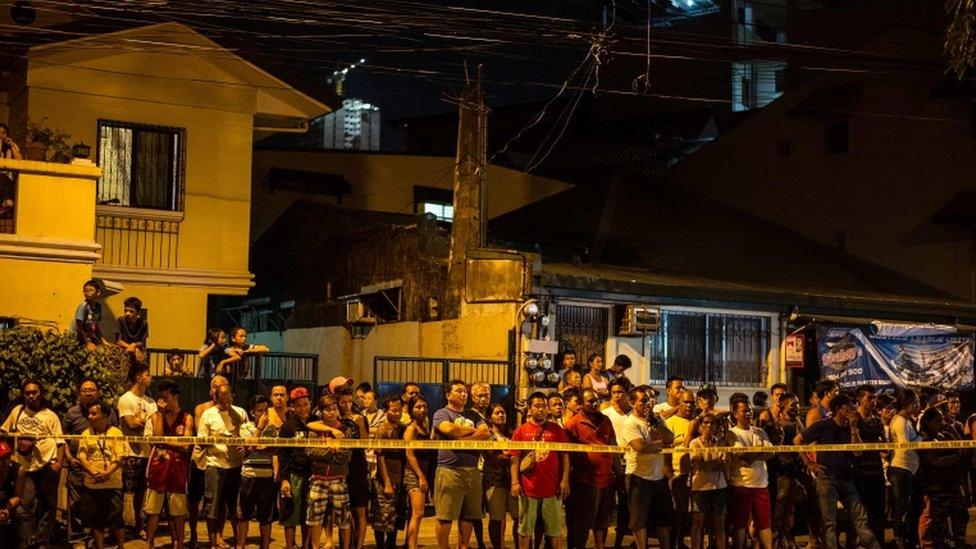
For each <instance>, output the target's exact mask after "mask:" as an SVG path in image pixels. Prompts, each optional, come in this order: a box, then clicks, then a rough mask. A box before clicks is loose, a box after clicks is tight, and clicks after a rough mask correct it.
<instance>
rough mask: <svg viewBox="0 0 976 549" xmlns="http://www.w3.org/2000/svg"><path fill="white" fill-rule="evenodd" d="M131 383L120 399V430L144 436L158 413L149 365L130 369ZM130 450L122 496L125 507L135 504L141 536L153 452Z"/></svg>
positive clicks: (124, 465) (140, 448)
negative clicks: (148, 474) (147, 468)
mask: <svg viewBox="0 0 976 549" xmlns="http://www.w3.org/2000/svg"><path fill="white" fill-rule="evenodd" d="M129 382H130V383H131V384H132V387H131V388H130V389H129V390H128V391H127V392H126V393H125V394H124V395H122V396H121V397H119V403H118V408H119V428H120V429H121V430H122V434H124V435H126V436H142V435H143V434H144V433H145V431H146V425H147V423H148V424H150V425H151V420H150V419H149V418H151V417H152V415H153V414H155V413H156V402H155V401H154V400H153V399H151V398H149V397H148V396H147V395H146V390H147V389H149V384H150V383H152V376H151V375H149V365H148V364H144V363H136V364H133V365H132V366H130V367H129ZM129 446H130V448H131V449H132V453H131V454H130V455H129V456H126V457H125V458H123V459H122V492H123V494H124V497H125V505H126V506H127V507H128V506H129V505H130V502H131V505H132V507H131V508H132V517H133V518H134V520H135V525H134V526H135V530H134V531H135V532H136V533H138V532H140V531H141V530H142V507H143V499H144V498H145V495H146V488H147V486H146V467H147V466H148V465H149V455H150V453H151V452H152V448H151V447H150V446H149V445H148V444H137V443H133V444H130V445H129ZM125 514H127V513H125Z"/></svg>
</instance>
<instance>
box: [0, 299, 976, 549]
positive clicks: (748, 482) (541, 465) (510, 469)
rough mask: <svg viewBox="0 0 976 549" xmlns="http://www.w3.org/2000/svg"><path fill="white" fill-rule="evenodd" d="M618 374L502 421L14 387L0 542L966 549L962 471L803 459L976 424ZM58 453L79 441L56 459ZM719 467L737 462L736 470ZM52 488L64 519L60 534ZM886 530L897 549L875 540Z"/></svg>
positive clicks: (959, 461) (156, 391)
mask: <svg viewBox="0 0 976 549" xmlns="http://www.w3.org/2000/svg"><path fill="white" fill-rule="evenodd" d="M134 309H136V310H138V308H137V307H134ZM127 312H128V311H127ZM219 343H220V340H219V338H214V340H213V344H214V345H215V346H216V345H218V344H219ZM211 351H212V350H211ZM629 366H630V363H629V360H628V359H627V358H626V357H625V356H621V357H617V358H616V359H615V360H614V361H613V363H612V365H611V367H610V368H604V367H603V359H602V357H598V356H591V357H589V359H588V361H587V371H586V373H585V374H582V373H581V372H579V371H578V370H576V369H575V368H573V367H570V368H568V369H567V370H566V371H567V372H571V371H573V372H577V373H579V374H580V375H578V376H570V375H565V376H563V377H564V383H562V384H561V388H558V389H555V390H549V391H546V392H543V391H537V392H533V393H532V394H530V395H529V396H528V398H527V399H526V400H525V401H522V402H518V403H509V402H507V401H506V402H493V401H492V388H491V386H490V385H488V384H487V383H483V382H475V383H470V384H469V383H466V382H465V381H462V380H453V381H450V382H449V383H447V384H446V386H445V387H444V390H443V391H444V392H443V397H444V401H445V402H446V405H445V406H443V407H442V408H440V409H437V410H432V409H431V408H432V406H430V403H429V402H428V399H427V398H426V397H425V396H424V394H423V393H422V391H421V387H420V386H419V385H417V384H415V383H406V384H404V385H403V386H402V390H400V391H399V392H398V393H396V394H389V395H378V394H377V392H376V391H375V390H374V389H373V388H372V387H371V386H370V385H369V384H368V383H361V384H359V385H358V386H355V387H354V382H353V381H352V380H351V379H348V378H345V377H341V376H340V377H336V378H334V379H332V380H331V382H330V383H329V384H328V386H325V387H322V388H319V389H316V390H314V393H316V395H314V396H313V391H310V389H309V388H307V387H305V386H293V387H289V386H285V385H275V386H273V387H271V389H270V392H269V393H268V394H267V395H263V394H257V395H254V396H253V397H251V398H250V399H249V400H248V401H247V402H246V403H245V402H237V401H235V396H234V389H233V388H234V384H232V383H231V382H230V381H229V380H228V379H227V378H226V377H225V376H223V375H220V374H215V375H213V377H212V378H211V382H210V399H209V400H207V401H206V402H202V403H198V404H196V405H195V406H194V407H192V409H191V408H190V407H185V406H184V403H182V402H181V399H180V388H179V385H178V384H176V383H174V381H173V380H172V379H169V378H162V379H160V380H157V381H156V382H155V383H153V380H152V376H151V375H150V372H149V367H148V366H147V365H146V364H145V363H144V362H141V361H133V363H132V366H131V368H130V371H129V376H128V377H129V382H130V384H131V385H130V388H129V390H128V391H127V392H126V393H125V394H124V395H122V396H121V397H120V398H119V399H118V401H117V402H116V403H115V404H114V405H110V404H108V403H106V402H105V401H103V399H102V398H101V391H100V388H99V387H98V385H97V383H96V382H95V380H93V379H84V380H81V382H80V383H79V384H78V387H77V397H78V400H77V404H76V405H75V406H73V407H71V408H70V409H69V410H68V411H67V412H66V413H65V414H64V415H62V416H60V417H59V416H58V414H56V413H55V412H54V411H52V410H51V409H50V408H49V407H48V406H47V404H46V401H45V398H44V397H45V391H46V390H47V388H45V387H44V386H42V384H41V383H40V382H38V381H36V380H34V379H26V380H24V381H23V383H22V385H21V397H22V398H21V402H20V403H18V404H17V405H15V406H14V407H13V408H12V409H11V410H10V412H9V414H8V415H7V417H6V419H5V420H4V421H3V423H2V424H0V430H2V431H3V432H4V433H0V436H6V437H7V438H6V440H7V442H0V540H3V541H5V542H6V541H7V540H17V542H18V543H19V545H20V546H23V547H45V546H48V545H50V544H51V542H52V539H53V537H54V532H55V530H56V526H57V523H58V522H59V521H64V522H66V523H67V530H68V532H69V534H73V535H74V536H75V537H74V538H73V539H75V540H79V539H80V540H83V541H90V542H92V543H93V545H94V546H95V547H99V548H101V547H103V546H104V545H105V544H106V538H110V539H111V538H114V540H115V541H116V542H117V543H119V544H121V543H122V542H123V541H124V540H125V539H137V538H138V537H144V538H145V539H146V543H147V545H148V546H149V547H155V545H156V538H157V535H158V533H159V531H160V527H161V524H165V525H166V527H167V529H168V531H169V536H170V539H171V540H172V544H173V546H174V547H176V548H178V549H181V548H182V547H184V545H190V546H197V545H198V544H199V540H198V539H197V532H198V528H197V523H198V522H200V521H204V522H205V524H206V531H207V537H208V539H207V540H206V544H207V545H208V546H209V547H215V548H226V547H229V546H230V545H229V543H228V541H229V540H230V539H231V537H233V541H234V543H235V544H236V546H237V547H238V548H243V547H244V546H245V541H246V540H247V539H248V533H249V531H251V529H250V526H251V523H257V524H256V526H257V534H258V539H259V540H260V542H259V543H260V546H261V547H265V548H266V547H268V546H269V544H270V541H271V534H272V525H273V524H274V523H276V522H277V523H279V524H280V525H281V526H282V527H283V530H284V541H285V545H286V547H288V548H289V549H290V548H292V547H298V546H301V547H303V548H312V549H318V548H320V547H336V546H338V547H341V548H343V549H349V548H356V549H361V548H362V547H364V545H365V544H366V543H367V532H368V530H369V529H372V530H373V536H372V537H373V542H374V543H375V546H376V547H377V548H383V549H393V548H395V547H398V546H401V545H402V546H406V548H407V549H414V548H416V547H418V545H419V534H420V528H421V524H422V523H423V521H424V520H426V517H428V516H429V513H428V511H427V508H428V505H430V504H432V507H433V519H432V520H433V527H434V531H435V534H436V539H437V544H438V546H439V547H441V548H442V549H446V548H447V547H449V545H450V541H449V540H450V539H451V534H452V531H453V530H454V529H455V525H456V529H457V530H456V540H457V543H458V546H460V547H462V548H466V547H468V546H469V545H471V544H472V541H471V538H472V536H473V537H474V544H476V545H477V546H478V547H479V548H484V547H488V546H490V547H493V548H498V549H500V548H502V547H505V545H506V538H509V539H511V540H513V541H514V542H515V543H516V544H517V546H518V547H519V548H521V549H527V548H528V547H529V546H530V545H531V546H532V547H536V548H537V547H540V545H541V544H543V543H544V544H545V545H546V547H549V548H552V549H559V548H560V547H561V546H562V545H563V544H567V545H568V546H569V547H570V548H571V549H576V548H583V547H587V546H589V545H590V544H592V546H593V547H596V548H597V549H602V548H603V547H607V546H608V545H610V542H609V539H608V534H609V533H610V531H611V530H612V531H613V534H614V539H613V547H614V548H620V547H623V546H624V544H627V546H628V547H629V546H636V547H638V548H641V549H643V548H644V547H647V546H648V545H649V542H650V539H655V540H656V542H657V544H658V545H659V546H660V547H662V548H663V547H667V548H668V549H683V548H685V547H688V546H690V547H691V548H693V549H701V548H702V547H704V546H705V545H704V544H705V540H706V538H707V539H708V543H709V546H710V547H713V548H717V549H724V548H725V547H727V546H728V544H729V543H730V542H731V543H732V545H733V546H734V547H735V548H736V549H742V548H744V547H746V546H755V547H761V548H762V549H771V548H773V547H776V548H786V549H790V548H794V547H797V546H798V545H799V544H798V541H797V535H802V536H804V537H806V538H807V547H824V548H827V549H830V548H836V547H838V544H839V540H843V541H844V543H845V547H846V548H848V549H854V548H855V547H858V546H860V547H865V548H867V549H871V548H876V547H880V546H881V545H882V544H886V543H888V542H890V543H891V544H893V545H894V547H895V548H896V549H904V548H906V547H908V548H915V547H922V548H933V547H949V546H953V547H956V548H962V547H968V546H967V545H966V537H965V534H966V527H967V523H968V518H969V515H968V512H967V509H968V507H969V504H970V500H971V495H972V494H971V493H970V490H969V486H970V483H969V482H968V481H967V475H969V473H970V472H971V471H972V470H973V467H972V465H973V464H972V463H971V457H972V452H970V451H959V450H934V451H930V450H926V451H914V450H895V451H892V452H887V451H877V450H873V451H862V452H854V451H820V452H817V451H816V448H817V445H824V444H851V443H860V442H885V441H891V442H913V441H923V440H949V439H961V438H969V437H971V436H973V434H972V433H973V429H972V422H973V419H974V418H973V417H971V418H970V419H969V420H967V421H965V422H962V421H961V416H960V408H961V404H960V399H959V395H958V394H955V393H953V392H951V391H947V392H944V393H942V392H937V391H934V390H926V391H920V392H915V391H912V390H908V389H904V390H900V391H898V392H896V393H894V394H876V392H875V390H874V389H873V388H872V387H870V386H862V387H858V388H857V389H856V390H855V391H854V392H852V393H845V392H841V391H840V390H839V388H838V386H837V385H836V384H835V383H833V382H831V381H822V382H820V383H819V384H818V385H817V386H816V388H815V390H814V392H813V394H812V395H811V396H810V405H811V406H810V408H809V410H808V411H807V412H806V414H805V416H803V417H801V413H800V412H801V408H800V400H799V398H798V396H797V395H796V394H794V393H791V392H789V391H788V388H787V386H786V385H784V384H776V385H774V386H772V387H771V388H770V390H769V392H768V393H767V392H765V391H760V392H757V393H756V394H755V395H753V396H752V398H750V397H749V396H748V395H746V394H743V393H735V394H732V395H731V397H730V398H729V399H728V407H727V408H726V409H722V408H720V407H719V398H718V393H717V391H716V390H715V389H714V388H713V387H709V386H704V387H701V388H699V389H698V390H697V391H693V390H691V389H689V388H687V387H686V386H685V384H684V382H683V380H682V379H681V378H678V377H672V378H671V379H669V380H667V382H666V384H665V386H664V387H663V389H664V394H663V396H662V397H661V398H660V401H659V392H658V390H657V389H655V388H653V387H651V386H648V385H636V386H635V385H634V384H633V383H632V382H631V381H630V380H629V379H628V378H627V376H626V371H627V369H628V367H629ZM577 380H578V381H577ZM577 384H578V385H577ZM65 434H70V435H81V437H80V438H79V439H69V440H63V439H59V438H58V437H61V436H63V435H65ZM122 434H124V435H165V436H182V437H191V436H199V437H217V438H219V437H235V438H243V439H245V440H246V439H249V438H255V439H257V438H282V439H293V438H297V439H305V440H310V441H314V440H315V439H329V438H343V439H369V438H373V439H402V440H407V441H410V440H429V439H433V440H452V441H496V442H502V443H504V442H506V441H543V442H551V443H560V442H573V443H580V444H589V445H610V446H620V447H622V451H621V452H597V451H594V452H563V451H555V450H552V451H550V450H533V451H519V450H512V449H510V448H507V447H505V445H504V444H502V445H499V446H497V447H496V448H495V449H492V450H476V449H459V448H453V449H440V450H428V449H416V450H414V449H402V450H400V449H383V450H378V449H377V450H375V451H373V450H369V451H367V450H365V449H348V448H345V447H343V448H337V447H329V446H327V445H324V444H323V445H316V444H307V445H303V446H273V445H272V446H261V445H258V444H257V442H258V441H257V440H255V444H254V445H248V444H241V443H240V441H237V443H236V444H219V443H216V444H200V443H193V442H192V441H190V440H186V439H183V440H173V441H171V443H167V444H145V443H141V442H133V443H131V444H127V443H125V442H121V441H118V440H110V439H105V438H102V437H103V436H104V435H108V436H112V435H122ZM10 435H14V437H11V436H10ZM208 442H212V441H208ZM793 444H796V445H811V449H810V452H776V451H775V450H776V448H775V447H776V446H781V445H793ZM735 446H739V447H748V448H752V449H753V450H750V451H749V452H748V453H742V452H730V451H729V448H730V447H735ZM667 448H687V449H688V450H689V451H682V452H663V450H664V449H667ZM63 468H64V469H67V472H66V474H65V475H62V469H63ZM62 478H64V479H65V480H66V484H67V490H68V494H69V497H68V501H69V505H68V507H67V512H66V513H58V491H59V487H60V483H61V482H62ZM486 518H487V524H485V519H486ZM164 521H165V522H164ZM509 521H511V525H512V526H511V533H510V535H509V529H508V526H507V524H508V522H509ZM228 522H229V523H230V526H231V528H230V529H229V532H230V535H228V529H227V523H228ZM889 522H890V523H891V525H892V528H893V532H894V533H893V536H891V537H889V538H888V539H886V536H885V532H886V526H887V524H888V523H889ZM486 526H487V527H486ZM187 527H188V528H187ZM187 529H188V530H189V532H187V531H186V530H187ZM486 534H487V535H486ZM82 536H83V537H82ZM4 546H6V545H4ZM11 546H12V545H11Z"/></svg>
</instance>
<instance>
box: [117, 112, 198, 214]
mask: <svg viewBox="0 0 976 549" xmlns="http://www.w3.org/2000/svg"><path fill="white" fill-rule="evenodd" d="M185 141H186V131H185V130H183V129H182V128H167V127H162V126H145V125H140V124H130V123H127V122H112V121H105V120H100V121H99V122H98V165H99V166H100V167H101V168H102V178H101V179H100V180H99V182H98V203H99V204H109V205H116V206H130V207H133V208H149V209H154V210H170V211H182V210H183V179H184V173H185V165H184V164H185Z"/></svg>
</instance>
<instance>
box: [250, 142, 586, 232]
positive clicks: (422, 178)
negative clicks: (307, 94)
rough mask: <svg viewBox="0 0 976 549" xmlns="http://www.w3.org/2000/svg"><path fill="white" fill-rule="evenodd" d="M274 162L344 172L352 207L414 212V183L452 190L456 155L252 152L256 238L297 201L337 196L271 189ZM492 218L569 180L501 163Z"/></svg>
mask: <svg viewBox="0 0 976 549" xmlns="http://www.w3.org/2000/svg"><path fill="white" fill-rule="evenodd" d="M272 167H277V168H285V169H293V170H305V171H311V172H319V173H329V174H337V175H341V176H342V177H344V178H345V179H346V181H348V182H349V183H350V185H351V186H352V192H351V193H350V194H347V195H344V196H343V197H342V206H343V207H345V208H350V209H358V210H372V211H381V212H399V213H413V188H414V185H419V186H424V187H436V188H441V189H445V190H451V189H453V185H454V159H453V158H447V157H441V156H412V155H402V154H373V153H357V152H343V151H276V150H261V149H258V150H256V151H254V173H253V178H254V190H253V196H254V201H253V202H254V208H253V216H254V219H253V222H252V225H251V229H252V237H253V238H255V239H256V238H258V237H260V236H261V234H262V233H264V231H265V230H267V229H268V227H270V226H271V224H273V223H274V222H275V220H276V219H278V217H279V216H280V215H281V214H282V213H283V212H284V211H285V210H286V209H287V208H288V206H290V205H291V204H292V203H293V202H294V201H295V200H317V201H321V202H327V203H331V204H335V202H336V200H335V198H334V197H326V196H320V195H313V194H310V193H299V192H295V191H287V190H280V189H278V190H275V191H274V192H270V191H269V189H268V170H269V169H270V168H272ZM486 177H487V197H486V201H487V208H488V217H489V219H490V218H493V217H496V216H499V215H501V214H504V213H507V212H510V211H512V210H515V209H518V208H521V207H522V206H525V205H526V204H531V203H532V202H536V201H538V200H541V199H543V198H545V197H547V196H550V195H552V194H555V193H557V192H560V191H563V190H565V189H568V188H569V187H570V185H569V184H567V183H564V182H562V181H557V180H555V179H549V178H546V177H539V176H536V175H531V174H526V173H523V172H519V171H515V170H510V169H508V168H503V167H500V166H492V165H489V166H488V170H487V176H486Z"/></svg>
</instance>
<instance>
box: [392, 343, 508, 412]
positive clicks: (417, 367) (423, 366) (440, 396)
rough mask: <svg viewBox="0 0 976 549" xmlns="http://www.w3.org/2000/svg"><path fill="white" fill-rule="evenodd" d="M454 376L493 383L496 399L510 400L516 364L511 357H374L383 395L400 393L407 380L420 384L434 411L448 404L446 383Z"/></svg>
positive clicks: (473, 381)
mask: <svg viewBox="0 0 976 549" xmlns="http://www.w3.org/2000/svg"><path fill="white" fill-rule="evenodd" d="M452 379H461V380H464V381H465V382H467V383H475V382H482V381H483V382H485V383H488V384H489V385H491V400H492V402H504V403H506V404H510V398H509V397H510V395H512V394H513V390H514V388H515V368H514V367H513V365H512V363H510V362H509V361H507V360H487V359H485V360H479V359H465V358H423V357H404V356H378V357H376V358H374V359H373V387H375V388H376V393H377V395H379V396H380V397H385V396H388V395H392V394H400V392H401V391H402V390H403V385H404V384H405V383H408V382H410V383H416V384H418V385H420V390H421V394H423V395H424V398H425V399H426V400H427V403H428V405H429V408H430V412H431V413H433V412H434V410H436V409H438V408H441V407H443V406H444V404H445V401H444V386H445V385H446V384H447V382H448V381H450V380H452Z"/></svg>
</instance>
